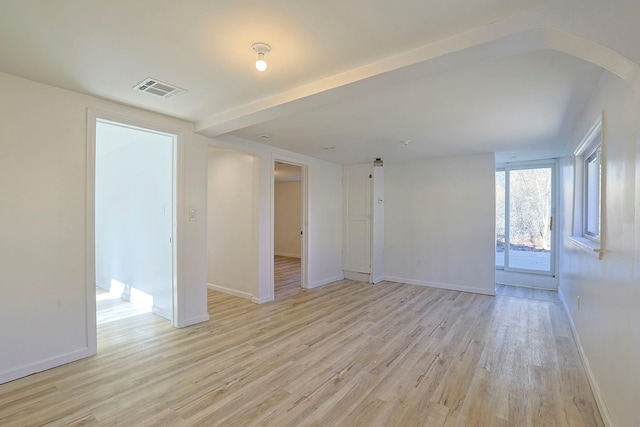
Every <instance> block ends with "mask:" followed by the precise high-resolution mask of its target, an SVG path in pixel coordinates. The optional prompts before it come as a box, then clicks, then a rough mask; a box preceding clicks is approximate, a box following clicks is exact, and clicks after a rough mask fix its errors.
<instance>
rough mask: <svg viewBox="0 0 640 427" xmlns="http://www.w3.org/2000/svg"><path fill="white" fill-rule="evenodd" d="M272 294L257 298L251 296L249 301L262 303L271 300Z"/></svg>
mask: <svg viewBox="0 0 640 427" xmlns="http://www.w3.org/2000/svg"><path fill="white" fill-rule="evenodd" d="M273 299H274V298H273V295H268V296H266V297H262V298H258V297H251V302H252V303H254V304H264V303H265V302H271V301H273Z"/></svg>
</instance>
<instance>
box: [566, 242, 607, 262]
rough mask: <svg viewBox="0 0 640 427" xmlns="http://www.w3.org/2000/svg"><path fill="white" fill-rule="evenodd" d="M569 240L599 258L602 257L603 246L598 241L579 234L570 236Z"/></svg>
mask: <svg viewBox="0 0 640 427" xmlns="http://www.w3.org/2000/svg"><path fill="white" fill-rule="evenodd" d="M569 241H570V242H571V243H573V244H574V245H575V246H577V247H579V248H580V249H582V250H583V251H585V252H586V253H588V254H589V255H591V256H593V257H596V258H598V259H601V258H602V248H601V247H600V245H599V244H597V243H596V242H593V241H591V240H589V239H587V238H585V237H578V236H569Z"/></svg>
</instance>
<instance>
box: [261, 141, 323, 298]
mask: <svg viewBox="0 0 640 427" xmlns="http://www.w3.org/2000/svg"><path fill="white" fill-rule="evenodd" d="M276 162H282V163H287V164H290V165H294V166H299V167H300V171H301V185H300V191H301V193H302V194H301V203H302V206H301V207H300V216H301V218H300V226H301V228H302V230H301V231H302V239H301V242H300V256H299V258H300V282H301V287H302V288H303V289H309V168H310V167H311V164H310V163H309V162H308V161H306V160H304V159H302V158H298V157H292V156H288V155H285V154H281V153H276V152H271V168H270V170H271V172H270V174H271V175H270V176H271V178H270V188H271V198H270V202H269V203H270V205H271V209H270V214H271V218H270V223H271V224H270V227H271V230H270V238H271V241H270V242H269V252H270V258H269V262H270V267H271V272H270V277H269V284H270V291H271V295H269V296H259V297H258V298H257V299H256V301H260V302H258V304H261V303H262V302H267V301H273V300H274V298H275V283H274V274H275V269H274V262H273V257H274V256H275V255H276V253H275V237H274V235H275V186H276V182H275V168H276ZM296 258H298V257H296ZM251 301H253V299H252V300H251ZM254 302H255V301H254Z"/></svg>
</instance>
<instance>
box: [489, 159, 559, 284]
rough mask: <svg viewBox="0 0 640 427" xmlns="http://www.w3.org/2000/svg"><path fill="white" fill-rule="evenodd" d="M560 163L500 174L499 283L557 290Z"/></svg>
mask: <svg viewBox="0 0 640 427" xmlns="http://www.w3.org/2000/svg"><path fill="white" fill-rule="evenodd" d="M555 170H556V165H555V162H544V163H528V164H510V165H507V166H505V167H503V168H498V169H497V170H496V282H497V283H498V284H504V285H512V286H522V287H530V288H543V289H552V290H557V280H556V277H555V276H556V271H555V266H556V244H555V229H556V227H555V225H554V217H555V193H556V192H555Z"/></svg>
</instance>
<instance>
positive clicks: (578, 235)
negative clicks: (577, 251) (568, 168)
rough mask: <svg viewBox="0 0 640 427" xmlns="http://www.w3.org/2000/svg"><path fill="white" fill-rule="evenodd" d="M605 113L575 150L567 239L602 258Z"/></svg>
mask: <svg viewBox="0 0 640 427" xmlns="http://www.w3.org/2000/svg"><path fill="white" fill-rule="evenodd" d="M604 119H605V113H604V112H603V113H602V116H601V117H600V118H599V119H598V121H597V122H596V123H595V124H594V125H593V127H592V128H591V130H589V132H588V133H587V135H586V136H585V137H584V139H583V140H582V143H581V144H580V145H579V146H578V148H577V149H576V151H575V163H574V166H575V181H574V206H573V209H574V214H573V235H572V236H571V241H572V242H573V243H574V244H575V245H576V246H578V247H579V248H581V249H583V250H585V251H587V252H588V253H590V254H592V255H594V256H597V257H598V258H602V254H603V252H604V247H603V246H604V224H605V222H604V212H605V210H604V202H605V200H606V198H605V188H606V186H605V179H606V173H605V167H606V144H605V142H606V135H605V132H604V130H605V127H604Z"/></svg>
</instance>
